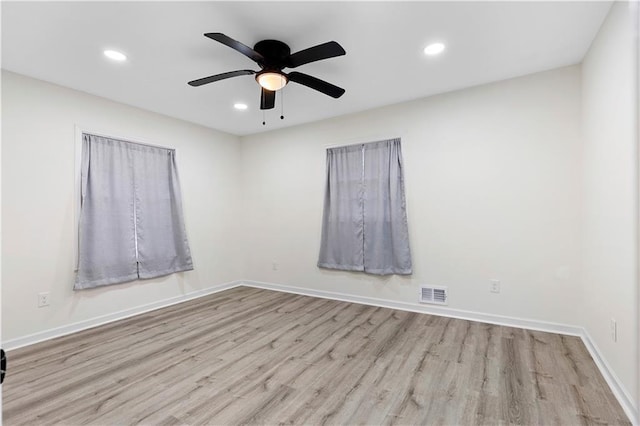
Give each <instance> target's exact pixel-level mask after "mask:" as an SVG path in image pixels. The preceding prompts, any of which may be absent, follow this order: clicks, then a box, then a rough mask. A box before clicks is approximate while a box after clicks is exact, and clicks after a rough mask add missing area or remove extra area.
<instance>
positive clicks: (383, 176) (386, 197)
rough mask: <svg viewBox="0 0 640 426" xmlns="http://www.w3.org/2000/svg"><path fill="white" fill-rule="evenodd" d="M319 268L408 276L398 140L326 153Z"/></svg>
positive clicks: (407, 253) (404, 207)
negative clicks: (325, 179)
mask: <svg viewBox="0 0 640 426" xmlns="http://www.w3.org/2000/svg"><path fill="white" fill-rule="evenodd" d="M318 266H319V267H321V268H328V269H341V270H347V271H363V272H367V273H371V274H378V275H388V274H402V275H408V274H411V272H412V266H411V252H410V249H409V231H408V226H407V213H406V203H405V195H404V178H403V171H402V152H401V147H400V139H391V140H386V141H380V142H373V143H368V144H359V145H350V146H344V147H338V148H330V149H328V150H327V181H326V189H325V199H324V214H323V220H322V242H321V245H320V256H319V260H318Z"/></svg>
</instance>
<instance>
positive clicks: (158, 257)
mask: <svg viewBox="0 0 640 426" xmlns="http://www.w3.org/2000/svg"><path fill="white" fill-rule="evenodd" d="M82 137H83V140H82V172H81V197H82V198H81V203H82V204H81V208H80V223H79V227H80V230H79V256H78V273H77V275H76V283H75V286H74V289H76V290H78V289H86V288H93V287H98V286H103V285H108V284H116V283H122V282H126V281H133V280H136V279H139V278H153V277H158V276H161V275H167V274H170V273H173V272H179V271H186V270H191V269H193V263H192V261H191V253H190V250H189V244H188V241H187V235H186V230H185V227H184V218H183V213H182V204H181V195H180V183H179V181H178V174H177V169H176V162H175V151H174V150H172V149H166V148H159V147H152V146H147V145H142V144H136V143H132V142H127V141H121V140H116V139H110V138H105V137H100V136H94V135H90V134H83V135H82Z"/></svg>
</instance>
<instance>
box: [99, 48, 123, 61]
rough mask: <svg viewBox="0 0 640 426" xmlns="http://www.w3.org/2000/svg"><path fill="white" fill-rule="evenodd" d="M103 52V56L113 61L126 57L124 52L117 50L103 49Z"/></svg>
mask: <svg viewBox="0 0 640 426" xmlns="http://www.w3.org/2000/svg"><path fill="white" fill-rule="evenodd" d="M103 53H104V56H106V57H107V58H109V59H113V60H114V61H118V62H122V61H125V60H126V59H127V56H126V55H125V54H124V53H122V52H118V51H117V50H105V51H104V52H103Z"/></svg>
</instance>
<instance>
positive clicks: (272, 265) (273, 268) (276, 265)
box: [271, 262, 278, 271]
mask: <svg viewBox="0 0 640 426" xmlns="http://www.w3.org/2000/svg"><path fill="white" fill-rule="evenodd" d="M271 270H273V271H277V270H278V262H272V263H271Z"/></svg>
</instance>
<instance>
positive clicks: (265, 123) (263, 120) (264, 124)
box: [262, 110, 267, 126]
mask: <svg viewBox="0 0 640 426" xmlns="http://www.w3.org/2000/svg"><path fill="white" fill-rule="evenodd" d="M262 125H263V126H266V125H267V122H266V121H265V119H264V110H262Z"/></svg>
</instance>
